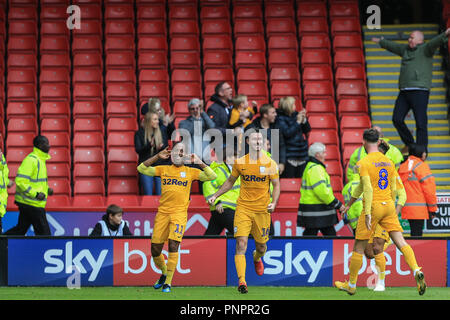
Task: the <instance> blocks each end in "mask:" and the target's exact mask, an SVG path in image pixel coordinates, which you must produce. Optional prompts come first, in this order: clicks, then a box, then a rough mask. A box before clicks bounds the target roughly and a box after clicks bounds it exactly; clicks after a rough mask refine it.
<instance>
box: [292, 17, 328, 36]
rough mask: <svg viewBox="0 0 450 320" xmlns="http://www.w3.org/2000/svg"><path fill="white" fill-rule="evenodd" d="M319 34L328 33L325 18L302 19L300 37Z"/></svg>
mask: <svg viewBox="0 0 450 320" xmlns="http://www.w3.org/2000/svg"><path fill="white" fill-rule="evenodd" d="M317 33H324V34H327V33H328V22H327V19H326V18H325V17H314V18H302V19H300V21H299V23H298V34H299V36H300V37H302V36H305V35H308V34H317Z"/></svg>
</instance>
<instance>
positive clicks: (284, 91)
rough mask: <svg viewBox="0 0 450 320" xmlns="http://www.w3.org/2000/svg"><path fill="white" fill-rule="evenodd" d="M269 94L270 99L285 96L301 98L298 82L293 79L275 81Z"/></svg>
mask: <svg viewBox="0 0 450 320" xmlns="http://www.w3.org/2000/svg"><path fill="white" fill-rule="evenodd" d="M270 95H271V97H272V100H274V99H279V98H281V97H286V96H292V97H294V98H296V99H297V100H301V96H302V92H301V89H300V84H299V83H297V82H295V81H276V82H273V83H272V85H271V88H270Z"/></svg>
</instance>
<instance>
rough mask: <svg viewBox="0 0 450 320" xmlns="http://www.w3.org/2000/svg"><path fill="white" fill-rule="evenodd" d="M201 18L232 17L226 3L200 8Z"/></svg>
mask: <svg viewBox="0 0 450 320" xmlns="http://www.w3.org/2000/svg"><path fill="white" fill-rule="evenodd" d="M200 19H201V20H202V21H203V20H209V19H213V20H214V19H228V20H229V19H230V10H229V9H228V7H227V6H226V5H222V4H220V5H217V6H205V7H201V9H200Z"/></svg>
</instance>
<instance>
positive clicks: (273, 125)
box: [245, 104, 286, 175]
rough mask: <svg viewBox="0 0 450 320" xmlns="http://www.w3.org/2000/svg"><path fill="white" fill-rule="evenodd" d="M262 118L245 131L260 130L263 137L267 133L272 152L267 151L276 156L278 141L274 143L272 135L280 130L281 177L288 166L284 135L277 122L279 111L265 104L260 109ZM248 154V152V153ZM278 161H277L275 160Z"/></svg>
mask: <svg viewBox="0 0 450 320" xmlns="http://www.w3.org/2000/svg"><path fill="white" fill-rule="evenodd" d="M259 114H260V116H259V117H258V118H256V119H254V120H253V121H252V123H250V124H249V125H248V126H247V127H246V128H245V131H247V130H250V129H259V130H263V131H262V132H263V135H265V134H266V132H267V136H266V137H267V140H268V141H269V147H270V150H267V151H268V152H270V153H271V154H272V156H274V155H275V154H276V153H277V152H276V151H277V150H275V147H276V145H273V144H274V143H276V141H272V134H273V133H274V132H273V131H272V130H278V137H279V141H278V155H279V161H278V168H279V171H280V175H281V174H282V173H283V171H284V168H285V164H286V146H285V143H284V138H283V134H282V133H281V130H280V127H279V124H278V121H277V111H276V109H275V107H274V106H273V105H271V104H263V105H262V106H261V108H259ZM246 150H248V145H246ZM246 152H247V151H246ZM274 160H276V159H274Z"/></svg>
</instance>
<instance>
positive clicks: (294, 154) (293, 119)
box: [277, 97, 311, 178]
mask: <svg viewBox="0 0 450 320" xmlns="http://www.w3.org/2000/svg"><path fill="white" fill-rule="evenodd" d="M277 114H278V116H277V121H278V123H279V126H280V129H281V132H282V134H283V138H284V142H285V144H286V167H285V170H284V172H283V174H282V177H283V178H301V177H302V175H303V170H304V169H305V166H306V163H307V162H308V140H307V138H306V134H308V133H309V132H310V131H311V126H310V125H309V122H308V119H307V117H306V110H305V109H303V110H302V111H300V112H297V111H295V98H294V97H284V98H281V99H280V104H279V107H278V110H277Z"/></svg>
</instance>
